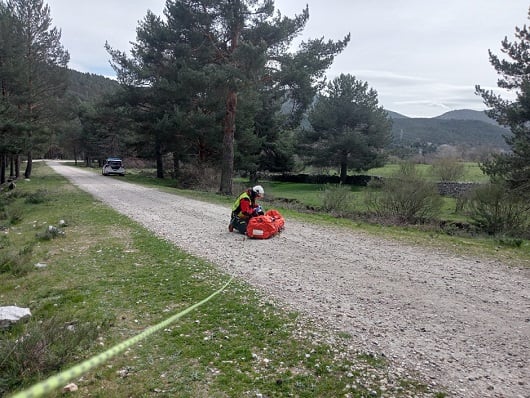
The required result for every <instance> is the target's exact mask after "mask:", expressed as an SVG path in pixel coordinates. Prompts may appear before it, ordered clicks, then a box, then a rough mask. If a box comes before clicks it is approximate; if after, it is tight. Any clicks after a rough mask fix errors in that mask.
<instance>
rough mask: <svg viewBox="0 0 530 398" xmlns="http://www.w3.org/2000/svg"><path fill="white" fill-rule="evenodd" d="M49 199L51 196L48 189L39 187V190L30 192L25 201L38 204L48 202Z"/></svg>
mask: <svg viewBox="0 0 530 398" xmlns="http://www.w3.org/2000/svg"><path fill="white" fill-rule="evenodd" d="M49 200H50V198H49V193H48V191H47V190H45V189H39V190H38V191H35V192H31V193H28V194H27V195H26V200H25V202H26V203H29V204H34V205H36V204H40V203H45V202H48V201H49Z"/></svg>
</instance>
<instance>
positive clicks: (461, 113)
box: [435, 109, 498, 126]
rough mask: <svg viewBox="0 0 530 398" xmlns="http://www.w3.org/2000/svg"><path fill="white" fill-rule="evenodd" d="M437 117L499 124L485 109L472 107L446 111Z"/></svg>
mask: <svg viewBox="0 0 530 398" xmlns="http://www.w3.org/2000/svg"><path fill="white" fill-rule="evenodd" d="M435 119H445V120H480V121H482V122H486V123H491V124H494V125H496V126H498V123H497V122H496V121H495V120H493V119H491V118H490V117H489V116H488V115H486V112H484V111H473V110H471V109H459V110H456V111H450V112H446V113H444V114H443V115H440V116H436V117H435Z"/></svg>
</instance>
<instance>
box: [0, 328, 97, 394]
mask: <svg viewBox="0 0 530 398" xmlns="http://www.w3.org/2000/svg"><path fill="white" fill-rule="evenodd" d="M24 329H25V331H24V332H23V333H21V334H20V335H19V333H16V332H15V331H13V332H12V333H9V334H10V335H11V336H6V337H7V338H2V340H0V358H2V359H1V360H0V374H1V375H2V377H0V395H1V396H3V395H4V394H5V393H7V392H9V391H12V390H14V389H16V388H18V387H20V386H22V385H24V384H23V383H24V382H27V381H31V379H33V378H35V377H36V376H39V377H40V376H41V375H46V374H48V373H50V372H55V371H58V370H60V368H61V366H62V365H64V364H66V363H68V362H71V361H72V360H74V359H76V357H77V356H78V355H79V354H80V353H81V352H82V351H83V350H84V349H86V348H87V347H89V346H90V344H91V343H92V342H93V341H95V340H96V337H97V334H98V325H95V324H93V323H91V322H86V323H73V322H66V321H64V320H60V319H58V318H51V319H48V320H44V321H40V322H39V321H30V322H29V323H28V324H27V325H24ZM6 334H7V333H6ZM15 335H19V336H15Z"/></svg>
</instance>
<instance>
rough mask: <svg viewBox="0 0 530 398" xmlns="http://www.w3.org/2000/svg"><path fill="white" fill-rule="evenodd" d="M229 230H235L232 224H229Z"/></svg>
mask: <svg viewBox="0 0 530 398" xmlns="http://www.w3.org/2000/svg"><path fill="white" fill-rule="evenodd" d="M228 232H234V226H233V225H232V224H229V225H228Z"/></svg>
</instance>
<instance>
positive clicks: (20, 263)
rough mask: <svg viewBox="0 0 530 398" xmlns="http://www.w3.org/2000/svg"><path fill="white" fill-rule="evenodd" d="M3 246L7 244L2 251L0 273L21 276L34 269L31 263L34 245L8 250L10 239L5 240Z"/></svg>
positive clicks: (0, 254)
mask: <svg viewBox="0 0 530 398" xmlns="http://www.w3.org/2000/svg"><path fill="white" fill-rule="evenodd" d="M2 246H5V249H4V250H2V251H1V252H0V273H10V274H12V275H14V276H21V275H25V274H27V273H28V272H30V271H31V270H32V269H33V265H32V264H31V256H32V252H33V246H32V245H28V246H26V247H24V248H22V249H20V250H15V249H11V250H8V249H9V247H10V243H9V241H8V240H3V242H2ZM6 249H7V250H6Z"/></svg>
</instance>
